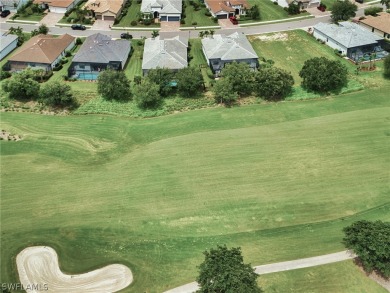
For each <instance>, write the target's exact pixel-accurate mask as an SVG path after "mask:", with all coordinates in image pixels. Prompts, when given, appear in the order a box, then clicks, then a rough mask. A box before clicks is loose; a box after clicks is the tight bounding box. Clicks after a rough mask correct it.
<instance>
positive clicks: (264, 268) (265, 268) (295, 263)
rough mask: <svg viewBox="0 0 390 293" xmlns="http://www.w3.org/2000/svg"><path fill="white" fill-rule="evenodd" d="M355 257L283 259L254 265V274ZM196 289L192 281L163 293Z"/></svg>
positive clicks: (340, 254)
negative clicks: (282, 260) (277, 261)
mask: <svg viewBox="0 0 390 293" xmlns="http://www.w3.org/2000/svg"><path fill="white" fill-rule="evenodd" d="M355 257H356V255H354V254H352V253H350V252H348V251H341V252H336V253H331V254H325V255H321V256H315V257H309V258H301V259H297V260H292V261H285V262H279V263H273V264H267V265H261V266H256V267H254V268H255V272H256V274H259V275H265V274H270V273H276V272H283V271H289V270H296V269H302V268H308V267H314V266H319V265H324V264H329V263H334V262H339V261H343V260H348V259H353V258H355ZM198 289H199V286H198V283H197V282H192V283H189V284H186V285H183V286H180V287H177V288H174V289H172V290H168V291H165V292H164V293H193V292H195V291H196V290H198Z"/></svg>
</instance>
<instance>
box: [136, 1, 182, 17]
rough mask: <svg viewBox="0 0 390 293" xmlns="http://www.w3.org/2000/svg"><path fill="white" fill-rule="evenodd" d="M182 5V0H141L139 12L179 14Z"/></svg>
mask: <svg viewBox="0 0 390 293" xmlns="http://www.w3.org/2000/svg"><path fill="white" fill-rule="evenodd" d="M182 4H183V3H182V0H142V4H141V12H153V11H155V10H160V9H161V11H160V13H168V14H169V13H181V11H182ZM153 8H155V9H153Z"/></svg>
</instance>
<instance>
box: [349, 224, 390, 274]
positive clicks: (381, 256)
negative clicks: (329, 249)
mask: <svg viewBox="0 0 390 293" xmlns="http://www.w3.org/2000/svg"><path fill="white" fill-rule="evenodd" d="M343 230H344V233H345V237H344V239H343V240H344V244H345V246H346V247H347V248H348V249H351V250H353V251H354V252H355V253H356V254H357V256H358V257H359V259H360V260H361V262H362V265H363V267H364V269H365V270H366V271H368V272H371V271H373V270H375V271H378V272H379V273H380V274H382V275H383V276H385V277H387V278H388V277H390V222H382V221H376V222H370V221H358V222H355V223H353V224H352V225H350V226H348V227H345V228H344V229H343Z"/></svg>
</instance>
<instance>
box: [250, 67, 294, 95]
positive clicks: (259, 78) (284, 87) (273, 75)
mask: <svg viewBox="0 0 390 293" xmlns="http://www.w3.org/2000/svg"><path fill="white" fill-rule="evenodd" d="M293 85H294V79H293V77H292V75H291V74H290V73H289V72H287V71H285V70H283V69H280V68H277V67H272V66H271V67H264V68H260V70H259V71H257V72H256V73H255V83H254V86H253V89H254V91H255V92H256V94H257V95H258V96H261V97H263V98H265V99H266V100H281V99H283V98H284V97H285V96H286V95H288V94H289V93H290V92H291V90H292V86H293Z"/></svg>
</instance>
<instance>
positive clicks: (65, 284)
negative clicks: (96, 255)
mask: <svg viewBox="0 0 390 293" xmlns="http://www.w3.org/2000/svg"><path fill="white" fill-rule="evenodd" d="M16 264H17V268H18V273H19V279H20V282H21V283H22V284H23V287H24V288H25V290H26V292H27V293H39V292H42V290H44V291H45V292H52V293H54V292H55V293H76V292H77V293H79V292H83V293H103V292H117V291H120V290H122V289H124V288H126V287H127V286H129V285H130V284H131V282H132V281H133V275H132V273H131V271H130V269H129V268H128V267H126V266H124V265H121V264H112V265H108V266H105V267H103V268H100V269H97V270H94V271H91V272H88V273H85V274H80V275H65V274H64V273H62V272H61V270H60V268H59V265H58V256H57V253H56V252H55V250H54V249H52V248H50V247H48V246H33V247H28V248H26V249H24V250H22V251H21V252H20V253H19V254H18V255H17V257H16Z"/></svg>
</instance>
